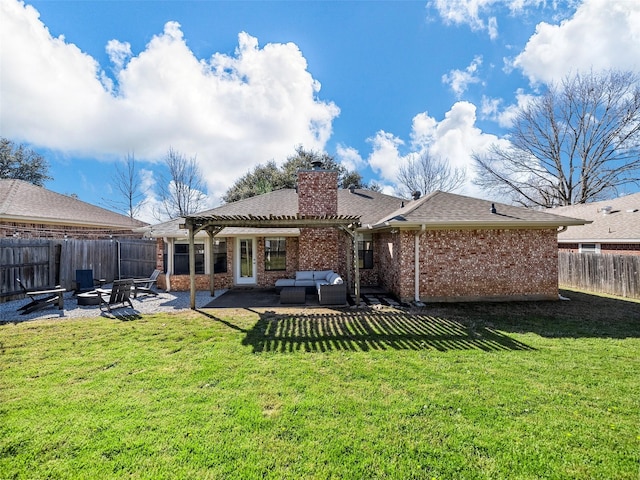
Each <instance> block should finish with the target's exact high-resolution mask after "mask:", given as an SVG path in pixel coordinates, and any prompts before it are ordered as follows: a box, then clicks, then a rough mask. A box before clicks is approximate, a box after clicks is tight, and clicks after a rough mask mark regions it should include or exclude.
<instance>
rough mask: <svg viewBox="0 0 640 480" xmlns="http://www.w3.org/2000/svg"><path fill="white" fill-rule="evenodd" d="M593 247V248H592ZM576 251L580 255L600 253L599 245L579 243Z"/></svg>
mask: <svg viewBox="0 0 640 480" xmlns="http://www.w3.org/2000/svg"><path fill="white" fill-rule="evenodd" d="M592 247H593V248H592ZM578 251H579V252H580V253H596V254H599V253H600V244H599V243H580V244H578Z"/></svg>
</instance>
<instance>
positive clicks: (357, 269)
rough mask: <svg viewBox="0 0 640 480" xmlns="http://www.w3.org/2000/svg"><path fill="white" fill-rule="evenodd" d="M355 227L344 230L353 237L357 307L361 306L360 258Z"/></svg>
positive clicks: (350, 226)
mask: <svg viewBox="0 0 640 480" xmlns="http://www.w3.org/2000/svg"><path fill="white" fill-rule="evenodd" d="M356 228H357V227H356V226H355V225H348V226H347V227H345V228H343V230H344V231H345V232H346V233H347V235H349V236H350V237H351V250H352V252H353V257H352V260H353V277H354V278H353V295H354V297H356V306H357V307H359V306H360V259H359V257H358V234H357V231H356Z"/></svg>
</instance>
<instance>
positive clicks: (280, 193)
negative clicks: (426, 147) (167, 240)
mask: <svg viewBox="0 0 640 480" xmlns="http://www.w3.org/2000/svg"><path fill="white" fill-rule="evenodd" d="M402 201H403V200H402V199H401V198H398V197H393V196H390V195H385V194H383V193H379V192H373V191H371V190H363V189H356V190H354V192H353V193H351V191H350V190H342V189H341V190H338V215H359V216H360V217H361V222H362V224H363V225H366V224H373V223H375V222H376V221H377V220H378V219H379V218H380V217H382V216H383V215H385V214H387V213H389V212H391V211H393V210H394V209H395V208H397V207H398V206H400V205H401V203H402ZM297 212H298V194H297V193H296V191H295V190H294V189H287V188H285V189H282V190H276V191H273V192H269V193H265V194H263V195H258V196H256V197H251V198H245V199H243V200H239V201H237V202H232V203H226V204H224V205H221V206H219V207H216V208H212V209H209V210H205V211H203V212H198V216H202V217H205V216H207V215H220V216H222V215H229V216H231V215H255V216H268V215H283V216H295V215H296V214H297ZM181 223H184V219H183V218H177V219H174V220H169V221H168V222H164V223H160V224H156V225H153V226H151V227H147V228H145V229H144V230H146V231H147V232H150V234H151V235H152V236H154V237H162V236H175V235H176V234H177V232H180V229H179V227H178V225H180V224H181ZM245 231H246V230H245ZM184 232H186V231H185V230H182V232H181V233H182V234H184ZM236 233H237V229H230V228H225V229H224V230H223V231H222V232H220V236H225V235H234V234H236ZM261 233H262V234H268V232H267V231H266V230H264V229H263V230H261ZM297 233H299V231H298V229H290V228H289V229H271V230H270V233H269V234H274V235H275V234H282V235H294V234H297Z"/></svg>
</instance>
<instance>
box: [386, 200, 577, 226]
mask: <svg viewBox="0 0 640 480" xmlns="http://www.w3.org/2000/svg"><path fill="white" fill-rule="evenodd" d="M492 207H495V213H492ZM582 223H584V222H583V221H582V220H580V219H577V218H568V217H566V216H560V215H553V214H550V213H548V212H546V211H544V212H542V211H538V210H532V209H529V208H522V207H515V206H513V205H506V204H502V203H497V202H492V201H490V200H481V199H478V198H472V197H466V196H463V195H456V194H453V193H446V192H441V191H435V192H433V193H430V194H429V195H426V196H425V197H423V198H420V199H418V200H414V201H411V202H408V203H407V204H406V205H405V206H404V207H402V208H399V209H397V210H396V211H395V212H393V213H391V214H389V215H387V216H386V217H384V218H382V219H381V220H380V221H379V222H378V223H377V224H376V227H378V228H381V227H388V226H397V227H403V226H404V227H409V226H419V225H426V226H427V227H430V228H472V227H482V228H487V227H491V228H505V227H553V226H557V227H559V226H564V225H581V224H582Z"/></svg>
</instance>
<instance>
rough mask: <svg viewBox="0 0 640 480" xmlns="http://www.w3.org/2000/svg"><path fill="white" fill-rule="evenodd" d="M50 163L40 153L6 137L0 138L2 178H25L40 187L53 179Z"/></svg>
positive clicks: (0, 174)
mask: <svg viewBox="0 0 640 480" xmlns="http://www.w3.org/2000/svg"><path fill="white" fill-rule="evenodd" d="M48 174H49V164H48V163H47V161H46V160H45V158H44V157H43V156H42V155H40V154H39V153H36V152H34V151H33V150H31V149H30V148H27V147H25V146H24V145H22V144H20V145H18V146H17V147H16V146H15V144H14V143H13V142H12V141H11V140H9V139H6V138H1V139H0V178H14V179H17V180H25V181H27V182H30V183H33V184H34V185H38V186H40V187H42V186H44V182H46V181H47V180H51V179H52V178H51V177H50V176H49V175H48Z"/></svg>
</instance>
